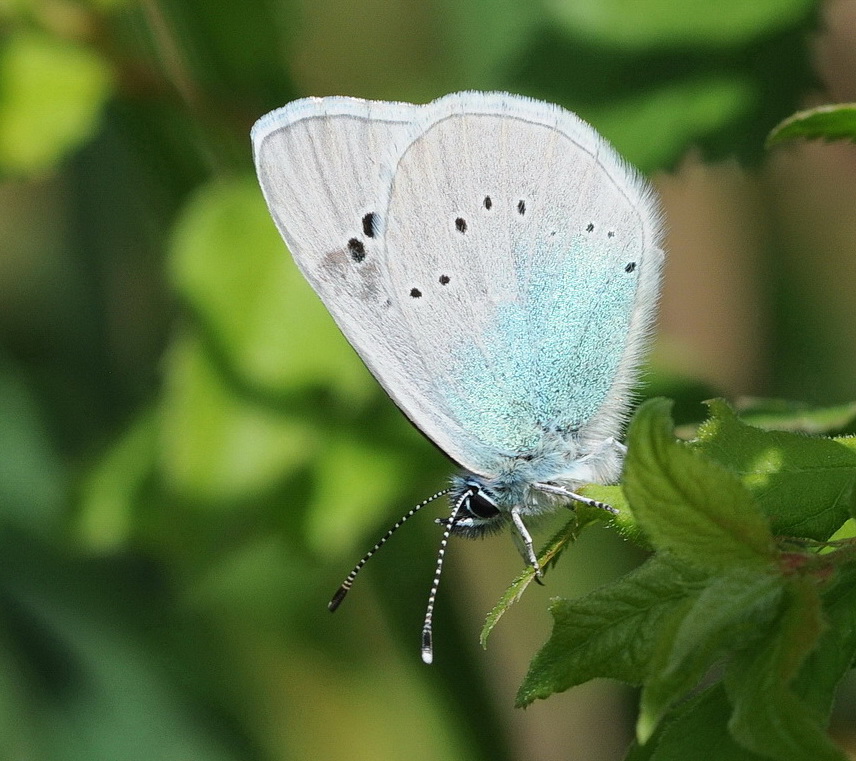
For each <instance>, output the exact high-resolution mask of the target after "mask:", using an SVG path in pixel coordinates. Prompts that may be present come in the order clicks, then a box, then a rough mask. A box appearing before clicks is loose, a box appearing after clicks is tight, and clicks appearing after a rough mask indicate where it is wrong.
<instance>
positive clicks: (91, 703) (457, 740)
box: [0, 0, 856, 761]
mask: <svg viewBox="0 0 856 761" xmlns="http://www.w3.org/2000/svg"><path fill="white" fill-rule="evenodd" d="M0 33H2V40H1V41H0V173H2V181H0V241H2V242H0V759H11V760H13V761H66V760H68V761H71V760H72V759H74V760H77V759H80V760H81V761H82V760H84V759H85V760H86V761H102V760H103V761H108V760H110V761H136V760H137V759H140V760H141V761H142V760H143V759H146V760H147V761H152V760H155V761H160V760H161V759H163V760H165V761H173V760H175V761H179V760H181V761H185V760H187V759H206V760H209V759H210V760H213V761H220V760H221V759H222V761H255V760H256V759H258V760H260V761H261V760H266V761H267V760H271V761H274V760H277V761H278V760H279V759H295V760H301V759H331V760H333V761H335V760H336V759H348V760H349V761H354V760H357V761H359V760H360V759H408V760H409V761H414V760H416V761H418V759H434V760H436V759H467V760H469V759H493V760H499V761H502V760H503V759H512V758H520V759H523V758H525V759H527V760H531V761H541V760H547V759H570V760H573V759H584V760H585V761H600V760H601V759H604V760H606V759H619V758H621V757H622V756H623V752H624V748H625V747H626V744H627V742H628V741H629V739H630V736H631V727H632V721H633V718H634V702H633V701H634V698H635V695H634V692H633V691H632V690H630V689H629V688H624V687H622V686H620V685H615V684H609V683H602V682H599V683H593V684H588V685H585V686H584V687H582V688H579V689H576V690H574V691H572V692H570V693H568V694H565V695H561V696H557V697H555V698H553V699H551V700H550V701H546V702H543V703H539V704H536V705H534V706H532V707H531V708H529V709H528V710H526V711H525V712H523V711H515V710H513V709H512V708H511V704H512V700H513V695H514V692H515V689H516V687H517V685H518V684H519V682H520V680H521V678H522V676H523V674H524V673H525V670H526V667H527V664H528V661H529V658H530V657H531V656H532V655H533V654H534V652H535V650H536V649H537V647H538V646H539V645H540V644H541V643H542V642H543V641H544V640H545V638H546V637H547V634H548V632H549V616H548V614H547V612H546V608H547V605H548V601H549V599H550V597H551V596H555V595H562V596H573V595H576V594H580V593H582V592H584V591H585V590H587V589H591V588H592V587H594V586H596V585H598V584H600V583H602V582H603V581H604V580H607V579H610V578H613V577H615V576H616V575H617V574H620V573H622V572H624V571H626V570H627V569H629V568H631V567H633V565H634V564H636V563H637V562H638V561H639V555H638V553H637V552H635V551H634V550H633V549H632V548H630V547H629V546H627V545H625V544H624V543H622V542H621V541H620V540H619V539H618V538H617V537H616V536H615V535H613V534H611V533H609V532H606V531H603V530H592V531H589V532H587V533H586V534H584V536H583V537H582V539H581V541H580V542H579V543H578V545H577V546H576V547H575V548H574V549H573V551H572V552H569V553H567V554H566V555H565V556H564V557H563V559H562V562H561V563H560V565H559V567H558V568H557V569H556V570H555V571H554V572H553V573H551V574H550V576H549V577H548V579H547V585H546V587H544V588H536V589H530V590H529V591H528V592H527V594H526V596H525V598H524V600H523V601H522V602H521V603H520V604H519V605H518V606H517V607H516V608H514V609H513V610H512V611H511V612H509V614H508V615H507V616H506V617H505V618H504V619H503V621H502V622H501V623H500V625H499V627H498V628H497V630H496V632H495V633H494V634H493V636H492V638H491V640H490V643H489V647H488V649H487V651H482V650H481V649H480V648H479V647H478V641H477V640H478V632H479V629H480V625H481V622H482V620H483V618H484V615H485V614H486V613H487V611H488V610H489V609H490V608H491V606H492V605H493V603H494V602H495V601H496V600H497V598H498V597H499V595H500V594H501V593H502V592H503V591H504V589H505V587H506V586H507V584H508V583H509V581H510V580H511V579H512V578H513V577H514V576H515V575H516V574H517V573H518V572H519V570H520V569H521V561H520V558H519V557H518V555H517V553H516V552H515V550H514V548H513V546H512V544H511V543H510V542H509V541H508V540H507V538H506V537H495V538H492V539H488V540H485V541H483V542H470V543H468V542H465V541H464V540H460V541H453V543H452V545H451V548H450V552H449V554H448V564H447V570H446V575H445V576H444V579H443V587H442V590H441V596H440V601H439V609H438V612H437V615H436V619H435V620H436V625H435V636H436V643H435V645H436V658H435V665H434V666H432V667H430V668H429V667H426V666H424V665H423V664H422V663H421V660H420V658H419V631H420V627H421V620H422V614H423V611H424V605H425V601H426V595H427V588H428V586H429V584H430V580H431V575H432V568H433V563H434V555H435V551H436V546H437V542H438V539H439V536H438V532H439V529H438V527H437V526H436V525H434V524H433V522H432V521H431V520H430V516H423V517H422V518H421V519H417V520H415V521H413V522H412V523H410V524H408V525H407V527H406V528H405V529H403V530H402V531H401V532H400V533H399V534H398V535H397V536H396V537H395V541H394V542H392V543H390V545H389V546H388V547H387V548H386V549H385V550H384V552H383V553H382V554H381V555H380V556H379V557H378V558H376V559H375V560H374V561H373V562H372V564H371V565H370V566H369V568H368V569H367V570H366V573H365V574H364V577H363V578H360V581H359V583H358V584H357V586H356V588H355V590H354V592H353V593H352V594H351V596H350V597H349V599H348V600H347V602H346V603H345V604H344V605H343V606H342V608H341V610H340V611H339V612H338V613H337V614H336V616H335V617H331V616H330V614H329V613H328V612H327V610H326V602H327V600H328V599H329V597H330V595H331V594H332V592H333V591H334V590H335V589H336V587H337V586H338V584H339V583H340V581H341V579H342V577H343V576H344V574H345V573H346V572H347V571H348V570H349V569H350V567H351V565H352V564H353V562H354V561H355V560H356V559H357V558H358V557H359V556H360V555H361V554H362V552H363V551H364V550H365V549H367V548H368V547H369V546H370V545H371V543H372V542H373V541H374V540H375V539H376V538H377V536H378V535H379V534H380V533H381V532H382V531H383V530H384V529H385V528H386V526H387V525H388V524H389V523H391V522H392V521H393V520H394V519H395V518H397V517H398V516H399V515H401V514H402V513H404V512H405V511H406V510H407V509H409V507H410V506H412V505H413V504H415V503H416V502H418V501H420V500H421V499H422V498H424V497H425V496H427V495H429V494H431V493H433V492H434V491H436V490H437V489H439V488H442V487H443V486H444V485H445V479H446V477H447V475H448V474H449V473H450V472H451V470H452V466H451V464H450V463H449V462H447V461H446V460H445V458H444V457H443V456H442V455H441V454H439V453H438V452H437V451H436V450H435V449H434V448H433V447H432V446H431V445H430V444H429V443H427V442H426V441H424V440H423V439H422V438H421V437H420V436H419V434H418V433H416V432H415V431H414V430H413V429H412V428H411V427H410V426H409V425H408V424H407V422H406V421H405V420H404V418H403V416H402V415H401V414H400V413H399V412H398V411H397V410H396V409H395V407H394V406H393V405H392V403H391V402H390V401H389V400H388V399H387V398H386V396H385V394H384V393H383V392H382V391H380V390H379V387H378V386H377V384H376V383H375V382H374V381H373V380H372V378H371V377H370V376H369V375H368V373H367V372H366V370H365V369H364V368H363V367H362V365H361V363H360V362H359V360H358V359H357V358H356V356H355V355H354V354H353V352H352V351H351V349H350V347H349V346H348V345H347V343H346V342H345V340H344V339H343V338H342V337H341V336H340V335H339V334H338V332H337V330H336V329H335V327H334V325H333V324H332V322H331V320H330V319H329V317H328V316H327V314H326V312H325V310H324V309H323V307H322V306H321V304H320V302H319V301H318V300H317V299H316V298H315V296H314V294H313V293H312V291H311V289H310V288H309V287H308V285H306V284H305V283H304V282H303V281H302V279H301V278H300V276H299V275H298V273H297V270H296V268H295V267H294V266H293V264H292V262H291V260H290V257H289V256H288V254H287V252H286V250H285V248H284V246H283V244H282V243H281V241H280V239H279V237H278V235H277V233H276V232H275V230H274V227H273V224H272V222H271V221H270V219H269V217H268V215H267V212H266V210H265V208H264V204H263V201H262V198H261V195H260V193H259V190H258V187H257V185H256V182H255V178H254V175H253V173H252V166H251V156H250V145H249V134H248V133H249V129H250V126H251V125H252V123H253V122H254V121H255V119H256V118H258V117H259V116H261V115H262V114H263V113H265V112H266V111H268V110H270V109H272V108H275V107H278V106H280V105H283V104H284V103H285V102H287V101H289V100H291V99H293V98H295V97H299V96H304V95H310V94H311V95H327V94H347V95H356V96H361V97H369V98H384V99H397V100H410V101H425V100H429V99H431V98H434V97H437V96H440V95H442V94H444V93H447V92H450V91H453V90H458V89H469V88H473V89H507V90H511V91H514V92H521V93H525V94H529V95H533V96H536V97H541V98H545V99H548V100H552V101H555V102H558V103H561V104H562V105H564V106H566V107H568V108H571V109H573V110H575V111H577V112H578V113H580V114H581V115H582V116H583V117H584V118H586V119H588V120H589V121H591V122H592V123H593V124H594V125H595V126H596V127H597V128H598V129H599V130H600V131H602V132H603V133H604V134H605V135H606V136H607V137H608V138H609V139H610V140H612V141H613V142H614V144H615V145H616V147H617V148H618V149H619V151H620V152H622V153H623V154H624V155H625V156H626V157H627V158H628V159H629V160H630V161H632V162H633V163H635V164H636V165H637V166H639V167H640V168H641V169H642V170H643V171H645V172H646V173H648V174H649V175H650V176H651V177H652V178H653V180H654V182H655V184H656V185H657V187H658V188H659V190H660V191H661V194H662V197H663V200H664V204H665V208H666V213H667V217H668V225H669V230H670V233H669V240H668V250H669V259H668V266H667V271H666V284H665V290H664V295H663V300H662V310H661V321H660V323H661V324H660V331H659V335H658V339H657V343H656V347H655V350H654V352H653V358H652V369H651V372H650V373H649V375H648V385H647V390H646V393H661V392H664V393H668V394H670V395H672V396H676V397H677V398H678V401H679V407H678V409H679V411H680V415H681V417H682V419H684V420H693V419H697V418H698V417H700V416H701V415H702V414H703V412H702V407H701V406H700V404H699V401H700V400H702V399H704V398H707V397H710V396H713V395H715V394H722V395H725V396H726V397H728V398H731V399H735V398H737V397H740V396H742V395H764V396H781V397H786V398H790V399H799V400H805V401H808V402H817V403H823V404H830V403H835V402H841V401H847V400H850V399H854V398H856V363H854V361H853V356H854V350H856V321H854V320H853V319H852V304H853V302H854V300H856V257H854V250H856V213H854V211H856V147H854V146H853V145H852V144H794V145H792V146H787V147H785V148H778V149H776V150H775V151H773V152H771V153H770V154H767V155H765V154H764V152H763V141H764V137H765V135H766V133H767V132H768V130H769V129H770V128H771V127H773V126H774V125H775V124H776V123H777V121H779V120H780V119H782V118H784V117H785V116H787V115H788V114H790V113H791V112H793V111H794V110H796V109H797V108H799V107H802V106H805V105H808V104H814V103H822V102H835V101H847V100H856V2H854V0H835V1H833V2H827V3H823V4H820V3H817V2H813V1H812V0H752V1H751V2H747V1H746V0H718V2H715V3H711V2H709V0H534V1H533V2H522V1H520V0H518V1H517V2H512V0H495V1H494V2H491V1H490V0H365V1H364V2H362V3H360V4H358V5H357V4H355V3H353V2H352V0H317V1H313V0H247V1H246V2H232V1H231V0H205V1H204V2H203V0H140V1H139V2H134V1H133V0H89V1H88V2H83V1H82V0H81V1H80V2H76V1H74V0H43V1H38V0H31V1H29V2H28V1H27V0H4V2H2V3H0ZM438 513H439V514H442V508H439V509H438ZM550 530H551V526H550V525H547V526H545V527H543V528H542V529H541V531H540V532H539V536H540V537H541V538H542V539H543V538H546V537H547V536H548V535H549V533H550ZM848 705H849V706H850V708H852V702H851V703H849V704H848ZM852 723H853V722H852V711H851V712H850V713H847V711H842V710H840V711H839V718H838V719H837V720H836V723H834V729H835V731H836V733H837V734H838V735H839V739H843V740H844V741H846V740H847V738H848V737H849V736H850V735H849V733H852V732H853V727H852Z"/></svg>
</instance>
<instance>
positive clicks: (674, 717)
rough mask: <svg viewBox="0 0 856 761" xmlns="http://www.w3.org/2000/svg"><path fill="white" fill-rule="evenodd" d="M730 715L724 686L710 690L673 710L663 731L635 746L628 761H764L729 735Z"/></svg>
mask: <svg viewBox="0 0 856 761" xmlns="http://www.w3.org/2000/svg"><path fill="white" fill-rule="evenodd" d="M730 716H731V704H730V703H729V702H728V698H727V696H726V694H725V690H724V689H723V687H722V684H721V683H720V684H717V685H715V686H713V687H710V688H708V689H707V690H705V691H704V692H702V693H701V694H700V695H698V696H696V697H694V698H692V699H691V700H689V701H687V702H686V703H684V704H683V705H680V706H678V707H677V708H676V709H675V710H674V711H672V712H671V714H670V716H669V717H668V719H667V720H666V721H664V722H663V723H662V724H661V729H660V731H658V732H657V734H656V735H655V736H654V737H652V738H651V740H650V741H649V742H648V743H646V744H645V745H644V746H641V747H640V746H636V747H635V748H634V749H633V751H631V754H630V755H628V757H627V761H688V759H696V758H704V761H761V760H762V759H763V756H759V755H757V754H755V753H752V752H751V751H749V750H746V749H745V748H742V747H741V746H739V745H738V744H737V743H736V742H735V741H734V740H733V738H732V737H731V735H729V734H728V730H727V725H728V719H729V718H730ZM702 748H703V749H704V753H703V756H701V755H700V749H702Z"/></svg>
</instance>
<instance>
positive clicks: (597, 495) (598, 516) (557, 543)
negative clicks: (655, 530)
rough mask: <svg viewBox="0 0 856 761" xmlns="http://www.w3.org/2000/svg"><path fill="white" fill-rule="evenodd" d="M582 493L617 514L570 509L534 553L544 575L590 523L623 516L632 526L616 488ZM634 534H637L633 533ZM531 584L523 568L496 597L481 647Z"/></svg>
mask: <svg viewBox="0 0 856 761" xmlns="http://www.w3.org/2000/svg"><path fill="white" fill-rule="evenodd" d="M582 493H583V494H585V495H586V496H588V497H591V498H592V499H596V500H599V501H600V502H604V503H606V504H607V505H611V506H612V507H614V508H615V509H616V510H618V511H619V512H618V515H617V516H613V515H610V514H609V513H606V512H604V511H603V510H600V509H598V508H590V507H586V506H584V505H579V506H577V507H575V508H574V517H573V518H571V519H570V520H569V521H568V522H567V523H566V524H565V525H564V526H562V528H560V529H559V530H558V531H557V532H556V533H555V534H554V535H553V536H552V537H551V538H550V540H549V541H548V542H547V543H546V544H545V545H544V547H543V549H542V550H541V551H540V552H539V553H538V562H539V564H540V565H541V568H542V569H543V571H544V573H545V574H546V573H547V572H548V571H549V570H550V569H551V568H552V567H553V566H555V565H556V562H557V561H558V559H559V557H560V556H561V555H562V553H563V552H564V551H565V550H566V549H567V548H568V547H570V546H571V545H572V544H573V543H574V542H575V541H576V540H577V537H578V536H579V535H580V532H581V531H582V530H583V529H584V528H585V527H586V526H588V525H589V524H590V523H595V522H596V521H608V522H609V523H610V524H614V523H617V521H618V520H620V519H621V518H622V516H624V520H625V521H626V522H627V525H628V526H632V525H633V524H631V523H630V521H629V518H628V511H627V505H626V502H625V500H624V494H623V493H622V491H621V487H619V486H600V485H593V484H590V485H588V486H586V487H585V488H583V489H582ZM627 533H628V534H631V533H633V529H632V528H628V530H627ZM635 533H637V534H638V531H637V532H635ZM533 581H535V572H534V571H533V570H532V568H531V567H529V566H527V567H526V568H525V569H524V570H523V572H522V573H521V574H520V575H519V576H518V577H517V578H516V579H514V581H512V582H511V585H510V586H509V587H508V589H507V590H505V593H504V594H503V595H502V597H500V598H499V600H498V601H497V603H496V605H494V606H493V609H492V610H491V611H490V613H488V614H487V618H486V619H485V622H484V626H482V631H481V636H480V638H479V641H480V642H481V646H482V647H485V648H486V647H487V639H488V637H489V636H490V633H491V632H492V631H493V629H494V627H495V626H496V625H497V623H499V619H500V618H502V616H503V615H504V614H505V613H506V611H507V610H508V609H509V608H510V607H511V606H512V605H514V603H516V602H517V601H518V600H519V599H520V598H521V597H522V596H523V593H524V592H525V591H526V588H527V587H528V586H529V585H530V584H531V583H532V582H533Z"/></svg>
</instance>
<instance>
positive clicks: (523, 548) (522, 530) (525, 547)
mask: <svg viewBox="0 0 856 761" xmlns="http://www.w3.org/2000/svg"><path fill="white" fill-rule="evenodd" d="M511 522H512V523H513V524H514V528H515V529H516V531H517V533H516V534H514V539H515V544H517V549H518V550H520V554H521V555H522V556H523V559H524V560H525V561H526V562H527V563H528V564H529V565H530V566H531V567H532V570H533V571H535V578H536V579H539V580H540V579H541V577H542V576H543V575H544V574H543V573H542V572H541V565H540V563H538V558H537V557H535V549H534V547H533V546H532V536H531V534H530V533H529V529H527V528H526V524H525V523H524V522H523V518H521V517H520V508H519V507H513V508H511Z"/></svg>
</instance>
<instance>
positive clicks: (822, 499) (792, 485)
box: [693, 400, 856, 541]
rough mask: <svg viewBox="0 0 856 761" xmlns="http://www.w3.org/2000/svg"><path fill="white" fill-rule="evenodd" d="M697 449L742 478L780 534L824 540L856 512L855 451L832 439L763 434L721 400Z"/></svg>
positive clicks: (712, 408)
mask: <svg viewBox="0 0 856 761" xmlns="http://www.w3.org/2000/svg"><path fill="white" fill-rule="evenodd" d="M710 413H711V414H710V418H709V419H708V420H707V421H706V422H705V423H703V424H702V426H701V427H700V428H699V431H698V441H697V442H696V443H695V444H694V447H693V448H694V449H695V450H696V451H699V452H703V453H704V454H705V455H706V456H707V457H710V458H712V459H713V460H716V461H717V462H719V463H720V464H722V465H724V466H725V467H727V468H728V469H729V471H731V472H732V473H734V474H737V475H738V476H739V477H740V480H741V481H742V483H743V485H744V487H745V488H746V489H747V490H748V491H749V492H750V493H751V494H752V495H753V497H754V498H755V500H756V501H757V503H758V505H759V506H760V508H761V509H762V510H763V512H764V513H765V514H766V515H767V516H768V517H769V519H770V521H771V523H772V528H773V531H774V532H775V533H777V534H785V535H792V536H801V537H809V538H812V539H818V540H821V541H822V540H825V539H828V538H829V536H830V535H831V534H832V533H833V532H835V531H836V530H837V529H838V528H839V527H840V526H841V524H842V523H844V521H846V520H847V518H848V517H849V516H850V515H851V511H853V510H854V508H856V488H854V486H856V452H854V451H853V450H851V449H849V448H848V447H846V446H843V445H842V444H841V443H840V442H837V441H832V440H830V439H824V438H817V437H809V436H804V435H800V434H795V433H789V432H786V431H763V430H761V429H759V428H753V427H752V426H749V425H746V424H745V423H743V422H741V421H740V419H739V418H738V417H737V416H736V415H735V414H734V412H733V411H732V410H731V409H730V408H729V407H728V405H727V404H726V403H725V402H723V401H722V400H715V401H712V402H710Z"/></svg>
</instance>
